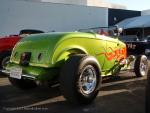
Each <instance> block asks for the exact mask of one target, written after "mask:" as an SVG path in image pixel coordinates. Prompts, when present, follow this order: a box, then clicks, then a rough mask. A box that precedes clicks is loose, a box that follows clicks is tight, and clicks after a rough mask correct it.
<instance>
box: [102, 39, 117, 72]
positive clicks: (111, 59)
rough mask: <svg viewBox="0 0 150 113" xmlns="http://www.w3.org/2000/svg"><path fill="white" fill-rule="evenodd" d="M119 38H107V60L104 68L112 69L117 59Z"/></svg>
mask: <svg viewBox="0 0 150 113" xmlns="http://www.w3.org/2000/svg"><path fill="white" fill-rule="evenodd" d="M119 45H120V44H119V40H118V39H115V38H109V37H107V38H106V50H105V51H106V52H105V60H104V67H103V68H104V70H105V71H107V70H110V69H112V68H113V67H114V65H115V63H116V61H117V57H118V56H117V55H118V50H119V48H120V47H119Z"/></svg>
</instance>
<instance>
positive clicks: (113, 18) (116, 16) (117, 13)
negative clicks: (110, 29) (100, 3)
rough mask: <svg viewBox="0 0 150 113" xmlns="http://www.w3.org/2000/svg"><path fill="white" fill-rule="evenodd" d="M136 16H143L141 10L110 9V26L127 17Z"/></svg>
mask: <svg viewBox="0 0 150 113" xmlns="http://www.w3.org/2000/svg"><path fill="white" fill-rule="evenodd" d="M136 16H141V11H133V10H123V9H108V26H112V25H115V24H117V23H118V22H120V21H122V20H124V19H126V18H131V17H136Z"/></svg>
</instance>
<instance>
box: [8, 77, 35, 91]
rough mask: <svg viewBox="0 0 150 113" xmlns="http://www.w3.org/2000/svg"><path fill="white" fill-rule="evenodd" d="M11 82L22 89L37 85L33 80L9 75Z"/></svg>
mask: <svg viewBox="0 0 150 113" xmlns="http://www.w3.org/2000/svg"><path fill="white" fill-rule="evenodd" d="M8 78H9V81H10V82H11V84H12V85H13V86H15V87H17V88H20V89H22V90H29V89H33V88H35V87H36V86H37V85H36V83H35V82H34V81H32V80H25V79H20V80H19V79H15V78H11V77H8Z"/></svg>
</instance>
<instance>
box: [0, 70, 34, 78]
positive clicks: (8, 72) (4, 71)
mask: <svg viewBox="0 0 150 113" xmlns="http://www.w3.org/2000/svg"><path fill="white" fill-rule="evenodd" d="M1 72H3V73H5V74H7V75H9V74H10V71H8V70H1ZM21 76H22V77H27V78H30V79H36V77H34V76H31V75H26V74H22V75H21Z"/></svg>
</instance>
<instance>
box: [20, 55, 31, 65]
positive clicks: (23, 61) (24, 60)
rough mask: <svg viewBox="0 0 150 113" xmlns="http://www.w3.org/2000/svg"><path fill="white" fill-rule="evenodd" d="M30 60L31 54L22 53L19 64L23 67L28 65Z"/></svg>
mask: <svg viewBox="0 0 150 113" xmlns="http://www.w3.org/2000/svg"><path fill="white" fill-rule="evenodd" d="M30 58H31V52H24V53H22V54H21V57H20V64H21V65H24V66H27V65H29V62H30Z"/></svg>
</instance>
